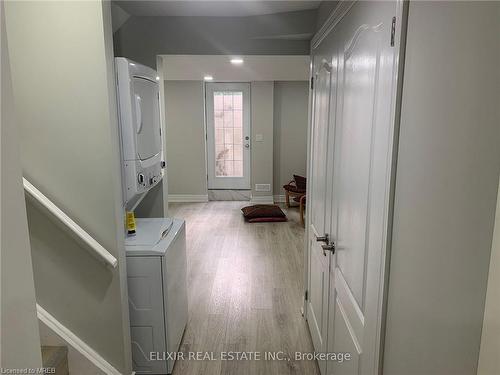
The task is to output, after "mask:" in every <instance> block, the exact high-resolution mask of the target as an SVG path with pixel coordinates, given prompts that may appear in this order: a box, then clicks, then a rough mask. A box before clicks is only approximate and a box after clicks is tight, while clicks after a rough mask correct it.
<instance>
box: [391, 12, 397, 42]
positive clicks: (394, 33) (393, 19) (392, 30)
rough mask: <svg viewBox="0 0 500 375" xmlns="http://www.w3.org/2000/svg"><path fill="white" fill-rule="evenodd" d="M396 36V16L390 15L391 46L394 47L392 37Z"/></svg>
mask: <svg viewBox="0 0 500 375" xmlns="http://www.w3.org/2000/svg"><path fill="white" fill-rule="evenodd" d="M395 36H396V17H392V25H391V47H394V38H395Z"/></svg>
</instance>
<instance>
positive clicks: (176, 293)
mask: <svg viewBox="0 0 500 375" xmlns="http://www.w3.org/2000/svg"><path fill="white" fill-rule="evenodd" d="M136 233H137V234H136V235H135V236H133V237H128V238H127V239H126V240H125V249H126V255H127V281H128V298H129V309H130V332H131V340H132V361H133V367H134V371H135V373H136V374H171V373H172V369H173V367H174V360H172V359H169V358H168V355H164V353H168V352H177V351H178V349H179V345H180V342H181V339H182V335H183V333H184V329H185V327H186V323H187V308H188V307H187V304H188V302H187V288H186V229H185V223H184V220H179V219H169V218H165V219H158V218H155V219H137V231H136ZM162 358H165V359H162ZM152 359H153V360H152Z"/></svg>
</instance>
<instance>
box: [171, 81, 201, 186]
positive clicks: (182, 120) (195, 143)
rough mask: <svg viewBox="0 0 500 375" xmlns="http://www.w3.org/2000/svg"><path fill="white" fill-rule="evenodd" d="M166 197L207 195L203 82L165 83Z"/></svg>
mask: <svg viewBox="0 0 500 375" xmlns="http://www.w3.org/2000/svg"><path fill="white" fill-rule="evenodd" d="M165 112H166V119H167V121H166V147H167V174H168V191H169V194H172V195H175V194H189V195H204V196H206V195H207V175H206V161H205V130H204V104H203V82H201V81H165Z"/></svg>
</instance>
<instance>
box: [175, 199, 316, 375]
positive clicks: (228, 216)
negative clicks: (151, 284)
mask: <svg viewBox="0 0 500 375" xmlns="http://www.w3.org/2000/svg"><path fill="white" fill-rule="evenodd" d="M245 205H248V202H209V203H172V204H170V205H169V215H170V216H174V217H179V218H183V219H185V220H186V226H187V259H188V298H189V320H188V324H187V328H186V332H185V334H184V338H183V342H182V344H181V349H180V350H181V351H182V352H184V353H185V356H186V358H187V357H188V352H211V353H213V356H214V358H215V360H204V361H201V360H188V359H185V360H183V361H177V362H176V365H175V367H174V371H173V374H174V375H198V374H200V375H202V374H203V375H212V374H213V375H215V374H217V375H219V374H221V375H222V374H223V375H226V374H238V375H240V374H242V375H246V374H248V375H259V374H265V375H270V374H272V375H281V374H306V375H309V374H311V375H315V374H319V370H318V368H317V364H316V362H313V361H295V360H294V358H293V354H294V353H295V352H312V351H313V347H312V342H311V338H310V334H309V331H308V328H307V323H306V321H305V320H304V318H303V317H302V315H301V311H300V309H301V306H302V292H303V286H302V285H303V251H304V249H303V248H304V229H303V228H302V227H301V226H300V224H299V216H298V209H296V208H292V209H289V210H285V209H284V211H288V212H287V216H288V218H289V221H288V222H286V223H254V224H249V223H245V222H244V220H243V217H242V215H241V211H240V208H241V207H243V206H245ZM221 351H225V352H228V351H235V352H242V351H246V352H255V351H257V352H260V353H261V359H260V360H235V361H224V360H220V352H221ZM278 351H281V352H284V353H286V354H289V355H290V358H291V359H290V360H285V361H279V360H274V361H273V360H264V352H278Z"/></svg>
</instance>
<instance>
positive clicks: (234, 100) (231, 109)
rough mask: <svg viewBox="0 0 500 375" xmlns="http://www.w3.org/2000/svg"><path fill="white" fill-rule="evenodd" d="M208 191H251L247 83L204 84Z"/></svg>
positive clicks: (248, 94)
mask: <svg viewBox="0 0 500 375" xmlns="http://www.w3.org/2000/svg"><path fill="white" fill-rule="evenodd" d="M206 116H207V118H206V124H207V174H208V189H209V190H218V189H222V190H249V189H250V84H249V83H207V84H206Z"/></svg>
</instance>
